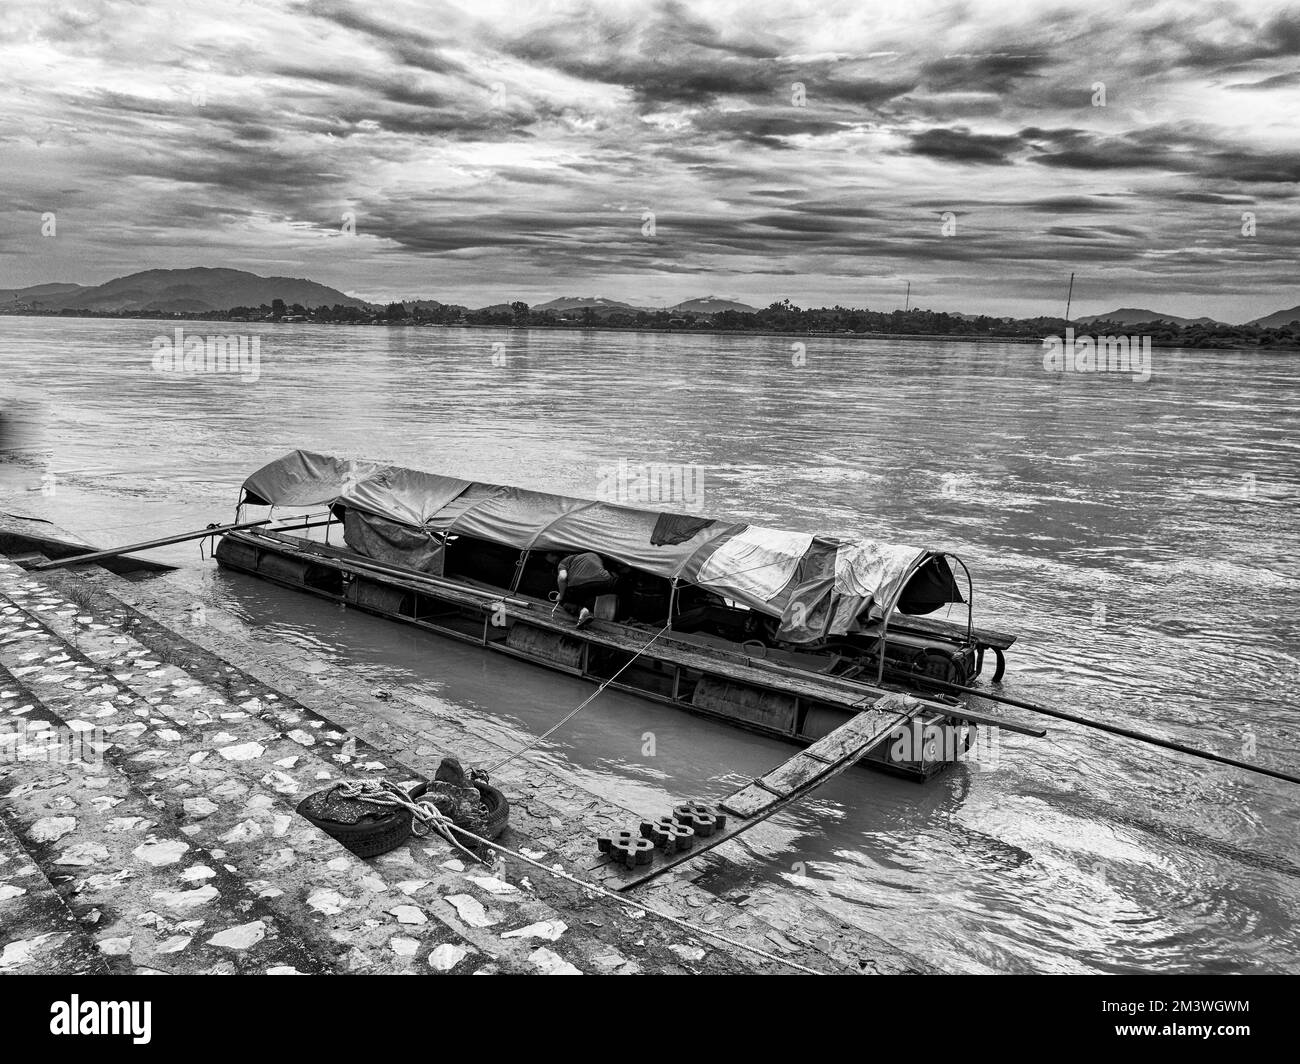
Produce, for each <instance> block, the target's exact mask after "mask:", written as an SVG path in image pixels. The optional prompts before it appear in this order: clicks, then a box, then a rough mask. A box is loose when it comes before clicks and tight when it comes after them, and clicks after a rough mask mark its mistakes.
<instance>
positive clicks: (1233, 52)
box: [0, 0, 1300, 321]
mask: <svg viewBox="0 0 1300 1064" xmlns="http://www.w3.org/2000/svg"><path fill="white" fill-rule="evenodd" d="M0 68H2V69H3V70H4V72H5V76H4V79H3V83H2V84H0V104H2V106H0V145H2V147H0V151H2V152H3V157H2V162H0V189H2V190H3V200H4V207H3V210H2V211H0V287H19V286H22V285H27V284H37V283H43V282H47V281H76V282H80V283H99V282H102V281H105V280H108V279H110V278H112V277H115V276H118V275H121V274H123V273H128V272H133V271H135V270H141V269H148V268H153V267H158V266H195V265H198V266H231V267H236V268H240V269H247V270H252V271H254V272H258V273H265V274H289V275H294V276H307V277H311V278H312V279H315V280H318V281H322V282H324V283H326V284H331V285H334V286H335V287H338V288H340V289H342V290H344V291H346V292H348V293H351V294H354V295H359V296H362V297H365V298H371V299H379V298H400V297H407V296H426V297H432V298H438V299H442V300H444V301H453V302H462V303H468V304H470V305H482V304H485V303H491V302H498V301H502V300H506V299H516V298H519V299H524V300H527V301H528V302H532V303H536V302H541V301H544V300H545V299H548V298H551V297H553V296H556V295H561V294H586V295H590V294H601V295H605V296H609V297H613V298H620V299H625V300H628V301H629V302H633V303H636V304H639V305H666V304H668V303H672V302H675V301H677V300H679V299H682V298H686V297H690V296H696V295H704V294H722V295H728V296H732V297H736V298H740V299H742V300H744V301H746V302H749V303H753V304H762V305H765V304H766V303H768V302H771V301H772V300H774V299H778V298H782V297H786V296H788V297H789V298H791V299H792V300H793V301H795V302H796V303H800V304H803V305H809V304H811V305H829V304H834V303H844V304H852V305H856V306H863V305H865V306H870V307H872V308H873V309H891V308H892V307H894V306H895V305H901V302H902V299H903V292H904V288H905V285H906V283H907V282H908V281H909V280H910V281H911V282H912V292H913V303H914V304H920V305H922V306H930V307H935V308H937V309H952V310H965V311H971V312H976V311H983V312H989V313H1003V314H1004V313H1015V314H1031V313H1057V314H1059V313H1061V312H1062V310H1063V302H1064V296H1065V290H1066V285H1067V282H1068V278H1069V275H1070V273H1071V271H1075V272H1077V273H1078V280H1077V282H1076V289H1075V313H1077V314H1087V313H1092V312H1096V311H1101V310H1106V309H1110V308H1113V307H1115V306H1121V305H1125V306H1149V307H1154V308H1156V309H1162V310H1165V311H1168V312H1171V313H1176V314H1186V315H1192V316H1194V315H1199V314H1210V315H1213V316H1215V317H1219V318H1222V319H1225V320H1229V321H1242V320H1246V319H1248V318H1251V317H1255V316H1257V315H1260V314H1264V313H1268V312H1271V311H1274V310H1277V309H1280V308H1282V307H1290V306H1294V305H1295V304H1297V303H1300V284H1298V283H1297V280H1298V278H1297V271H1296V259H1297V256H1296V236H1297V222H1298V221H1300V205H1298V202H1297V184H1296V182H1297V181H1298V180H1300V133H1298V132H1297V116H1300V4H1292V5H1290V6H1288V5H1283V4H1275V3H1271V2H1268V0H1261V2H1253V3H1247V4H1240V5H1238V4H1232V3H1223V2H1204V3H1202V2H1199V0H1181V2H1177V3H1169V2H1163V0H1155V2H1144V3H1141V4H1132V3H1131V0H1122V2H1110V0H1091V2H1087V3H1082V4H1033V3H1010V2H1006V3H1003V2H988V0H958V2H951V0H936V2H931V0H886V2H884V3H873V2H871V0H777V2H769V0H718V2H704V0H701V2H692V3H678V2H671V0H669V2H655V0H636V2H627V3H623V2H614V0H608V2H606V0H600V2H587V0H576V2H541V3H528V2H527V0H513V2H498V0H473V2H470V3H465V4H450V3H440V2H436V0H419V2H408V0H385V2H384V3H375V2H373V0H204V2H200V3H196V2H191V0H177V2H172V0H80V2H74V3H66V2H59V0H53V2H52V0H34V2H33V0H5V4H4V9H3V21H2V22H0ZM45 212H54V213H55V217H56V226H57V228H56V235H55V236H54V237H52V238H51V237H43V236H42V235H41V216H42V215H43V214H44V213H45ZM647 212H651V213H652V214H653V232H652V233H651V232H650V231H649V230H650V224H649V222H648V221H647V218H648V215H647ZM1247 214H1249V215H1251V216H1253V218H1254V227H1255V228H1254V235H1246V234H1243V227H1244V226H1246V223H1245V222H1244V221H1243V216H1245V215H1247ZM348 219H350V221H349V220H348ZM350 228H354V229H355V232H354V233H353V232H345V231H344V230H346V229H350Z"/></svg>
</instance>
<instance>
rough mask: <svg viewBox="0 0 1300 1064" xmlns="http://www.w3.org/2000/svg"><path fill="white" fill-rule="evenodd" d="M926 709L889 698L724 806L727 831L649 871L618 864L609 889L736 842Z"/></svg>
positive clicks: (609, 875) (635, 883)
mask: <svg viewBox="0 0 1300 1064" xmlns="http://www.w3.org/2000/svg"><path fill="white" fill-rule="evenodd" d="M925 708H926V703H924V702H922V701H921V700H920V699H917V698H912V697H911V696H910V695H904V694H889V695H886V696H885V697H883V698H881V699H879V700H878V701H877V702H876V703H875V705H873V706H872V707H871V708H870V709H865V710H863V711H862V712H861V713H858V714H856V715H855V716H853V717H850V718H849V719H848V720H847V721H845V723H843V724H841V725H840V726H839V727H838V728H836V729H835V730H834V731H833V732H831V733H830V734H829V735H825V736H823V737H822V738H821V739H818V740H817V741H816V742H815V743H813V744H812V745H811V746H809V747H806V748H805V749H803V750H800V751H799V752H798V753H797V754H795V755H794V756H793V757H791V758H790V759H789V760H788V761H785V762H783V763H782V764H780V765H778V766H777V767H776V768H774V769H772V770H771V771H770V772H766V773H764V774H763V775H762V776H759V777H758V778H757V779H755V780H754V781H753V782H751V783H748V784H746V785H745V786H744V787H742V788H740V790H738V791H736V792H734V793H733V794H730V795H728V796H727V797H726V798H724V799H723V800H722V801H721V802H719V803H718V804H719V806H720V807H721V808H722V809H723V810H725V811H726V812H727V813H728V814H729V819H728V823H727V826H726V827H725V828H723V829H722V830H721V831H718V832H715V833H714V834H713V835H710V836H707V837H704V838H697V839H696V840H695V844H694V845H693V846H692V847H691V848H690V849H689V850H683V851H681V852H679V853H675V854H671V855H669V856H667V857H659V856H656V858H655V860H654V862H653V863H652V864H651V865H649V866H647V867H644V868H631V869H629V868H625V867H623V866H621V865H616V864H612V863H611V864H609V865H607V866H604V867H603V868H602V871H603V872H604V873H605V876H606V885H608V886H611V887H613V889H615V890H617V891H620V892H622V891H628V890H632V889H633V888H634V887H639V886H641V885H642V884H643V883H647V882H649V881H650V880H652V879H657V878H659V876H661V875H663V874H664V873H665V872H669V871H671V870H672V869H674V868H677V867H678V866H680V865H683V864H685V863H686V862H687V861H691V860H694V859H695V858H696V857H699V856H701V855H702V854H705V853H708V851H710V850H712V849H714V848H715V847H717V846H721V845H722V844H723V843H724V842H729V841H731V840H732V839H734V838H735V837H736V836H737V835H740V834H742V833H743V832H746V831H748V830H749V829H750V828H752V827H754V826H755V825H757V824H760V823H762V822H763V821H764V820H766V819H767V818H768V817H770V816H773V815H774V814H776V813H779V812H780V811H781V810H782V809H785V808H786V807H787V806H790V805H793V804H794V803H795V802H797V801H799V800H800V799H801V798H804V797H805V796H806V795H808V794H810V793H811V792H812V791H814V790H816V789H817V788H818V787H820V786H821V785H822V784H823V783H825V782H826V781H827V780H829V779H831V778H832V777H833V776H838V775H839V774H840V773H841V772H843V771H844V770H845V769H847V768H848V767H849V766H850V765H852V764H854V763H855V762H856V761H857V760H858V759H859V758H860V757H862V756H863V755H864V754H866V753H867V751H869V750H870V749H871V748H872V747H874V746H876V745H878V744H879V743H881V742H883V741H884V740H885V739H887V738H888V737H889V734H890V733H891V732H892V731H894V730H895V729H896V728H899V727H901V726H903V725H905V724H906V723H907V722H908V721H909V720H911V718H912V717H913V716H915V715H916V714H917V713H919V712H922V711H924V710H925Z"/></svg>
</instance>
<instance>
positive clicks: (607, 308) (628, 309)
mask: <svg viewBox="0 0 1300 1064" xmlns="http://www.w3.org/2000/svg"><path fill="white" fill-rule="evenodd" d="M531 309H532V310H535V311H548V310H549V311H553V312H555V313H557V314H568V313H572V312H573V311H575V310H577V311H583V310H592V311H594V312H595V313H596V314H597V316H603V315H605V314H616V313H619V312H622V313H624V314H635V313H636V312H637V311H639V310H645V311H659V310H666V311H668V313H669V314H718V313H720V312H722V311H724V310H735V311H740V312H741V313H744V314H752V313H754V311H755V309H756V308H754V307H751V306H749V305H748V304H747V303H737V302H736V301H735V300H734V299H724V298H722V297H721V296H700V297H698V298H696V299H687V300H685V301H684V302H681V303H676V304H674V305H673V306H671V307H639V306H635V305H633V304H631V303H624V302H622V301H620V300H617V299H606V298H605V297H604V296H561V297H560V298H559V299H552V300H551V301H550V302H549V303H538V304H537V305H536V306H534V307H532V308H531Z"/></svg>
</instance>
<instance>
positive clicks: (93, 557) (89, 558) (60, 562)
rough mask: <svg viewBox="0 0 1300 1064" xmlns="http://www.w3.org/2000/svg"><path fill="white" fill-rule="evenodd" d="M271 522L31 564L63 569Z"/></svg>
mask: <svg viewBox="0 0 1300 1064" xmlns="http://www.w3.org/2000/svg"><path fill="white" fill-rule="evenodd" d="M270 523H271V520H270V518H267V519H266V520H264V521H247V522H245V523H244V524H241V525H216V526H214V527H212V528H200V529H196V530H195V531H193V532H181V533H178V534H177V535H174V536H164V537H163V538H162V539H150V540H145V542H143V543H131V544H128V545H127V546H125V547H110V548H109V549H108V550H96V551H91V552H90V553H89V554H74V555H73V556H72V557H71V558H58V559H56V560H55V561H50V562H41V563H40V564H39V565H33V566H32V567H31V568H32V569H33V570H40V571H45V570H48V569H63V568H65V567H66V566H69V565H81V564H82V563H84V562H95V561H99V560H100V559H101V558H116V557H118V556H119V555H122V554H134V553H135V552H136V551H141V550H151V549H152V548H154V547H166V546H168V545H169V544H172V543H185V542H187V541H188V540H191V539H206V538H207V537H208V536H220V535H223V534H224V533H226V532H238V531H240V530H241V529H245V528H257V527H258V526H259V525H268V524H270Z"/></svg>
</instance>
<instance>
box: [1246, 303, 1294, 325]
mask: <svg viewBox="0 0 1300 1064" xmlns="http://www.w3.org/2000/svg"><path fill="white" fill-rule="evenodd" d="M1297 320H1300V307H1292V308H1291V309H1290V310H1277V311H1274V312H1273V313H1272V314H1267V315H1265V316H1264V317H1262V318H1256V319H1255V320H1254V321H1248V322H1247V323H1246V324H1247V325H1258V326H1260V327H1261V328H1264V329H1280V328H1282V326H1284V325H1290V324H1291V323H1292V322H1293V321H1297Z"/></svg>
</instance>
